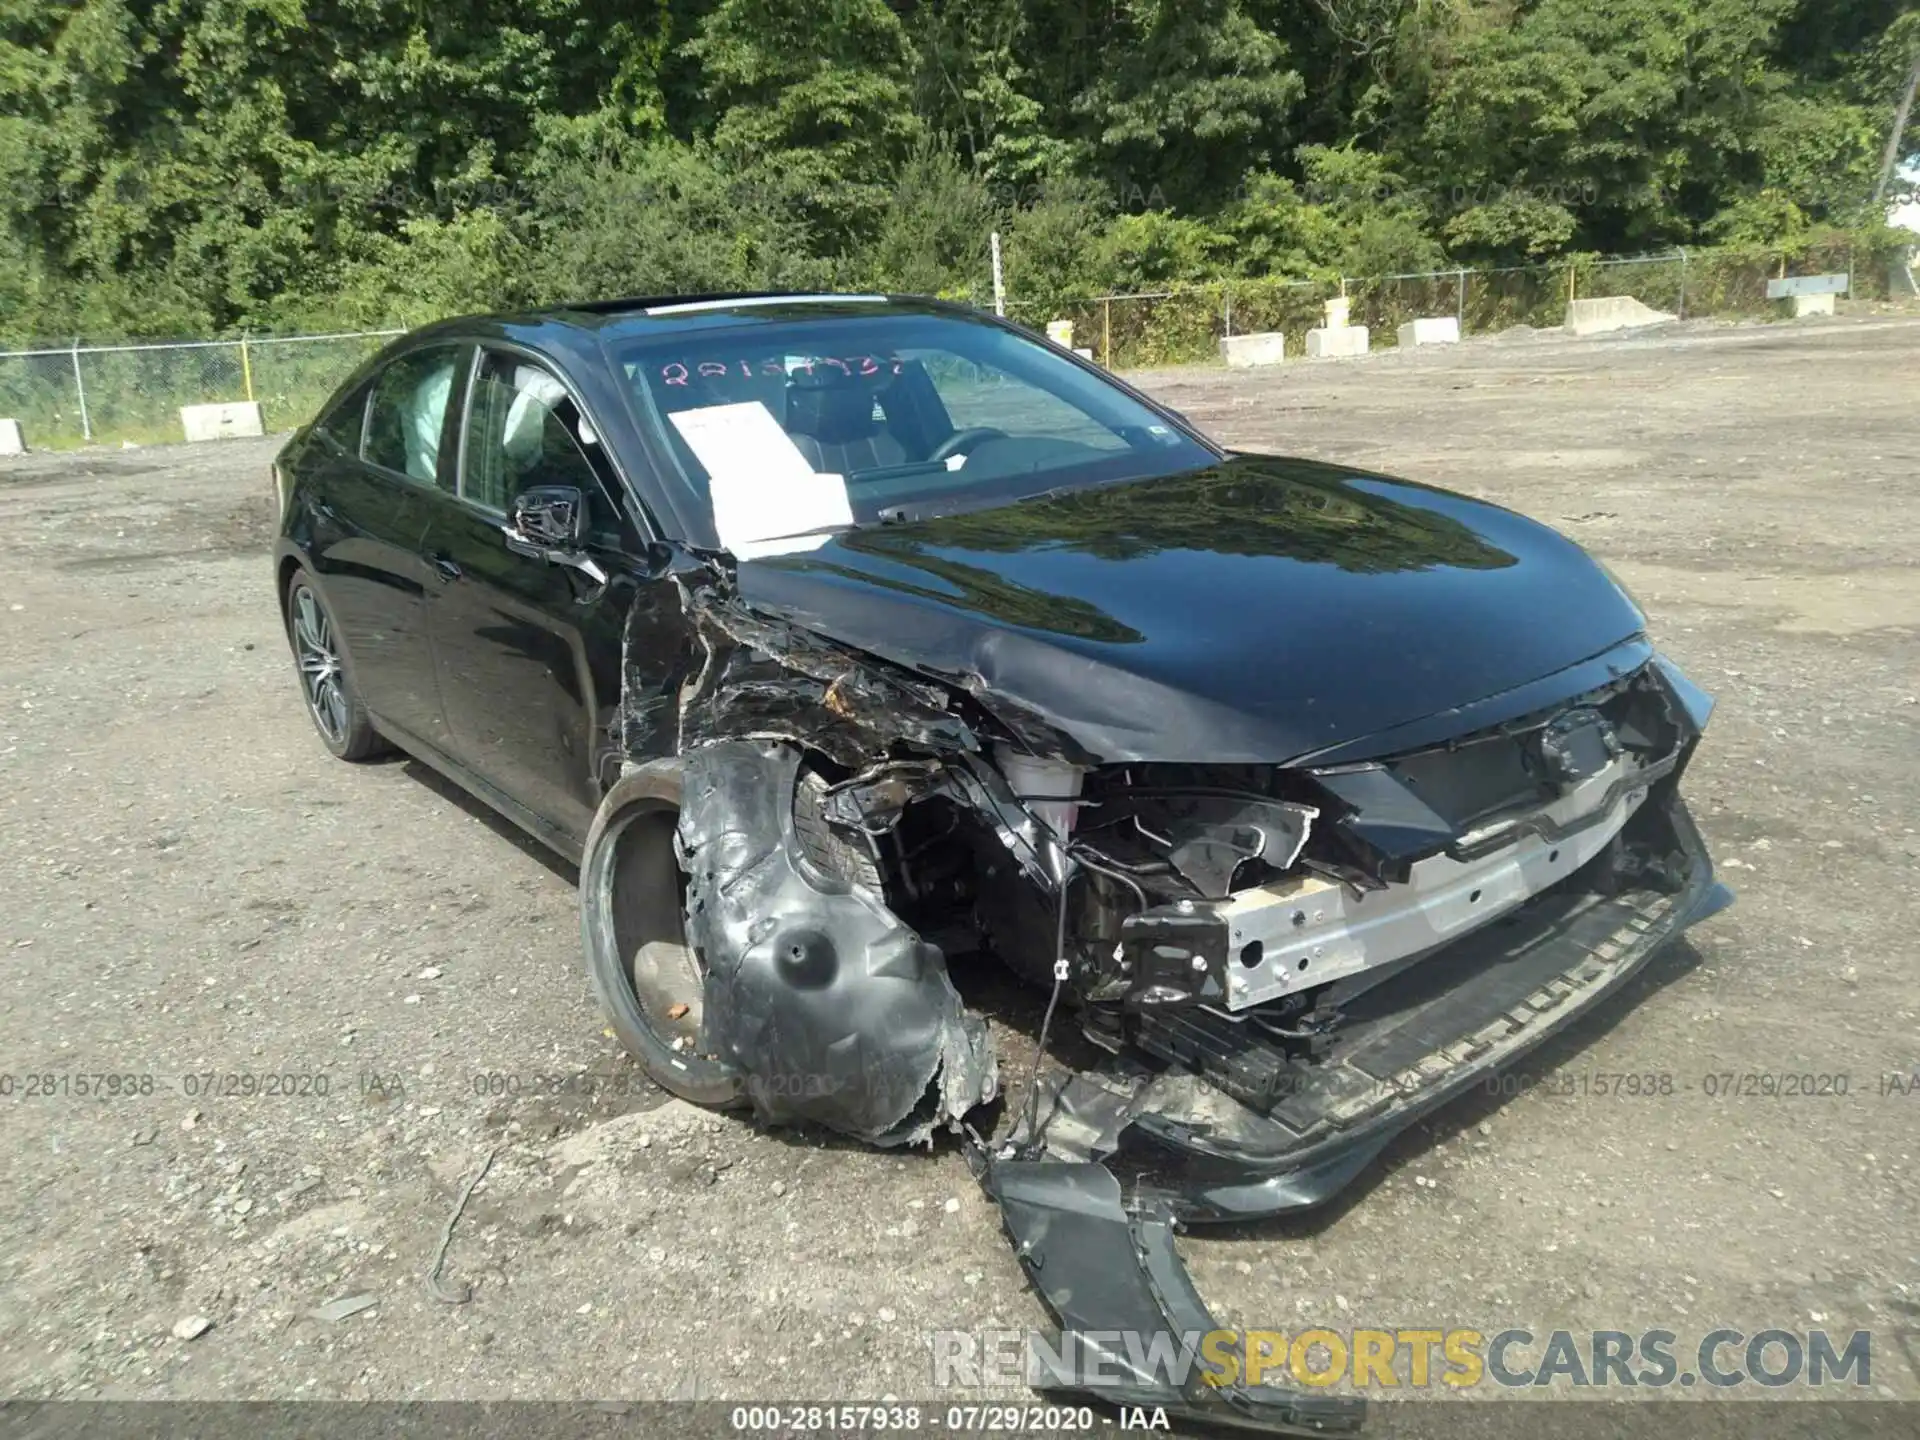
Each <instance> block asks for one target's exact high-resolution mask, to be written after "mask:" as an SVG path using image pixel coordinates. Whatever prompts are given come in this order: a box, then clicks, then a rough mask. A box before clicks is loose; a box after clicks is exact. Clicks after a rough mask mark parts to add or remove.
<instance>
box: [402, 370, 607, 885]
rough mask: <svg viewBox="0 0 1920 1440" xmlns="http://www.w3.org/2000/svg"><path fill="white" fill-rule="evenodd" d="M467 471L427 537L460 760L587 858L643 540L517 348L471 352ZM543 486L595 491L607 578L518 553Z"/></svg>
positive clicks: (557, 386)
mask: <svg viewBox="0 0 1920 1440" xmlns="http://www.w3.org/2000/svg"><path fill="white" fill-rule="evenodd" d="M458 466H459V474H458V485H457V495H456V497H455V500H456V502H457V503H450V504H447V505H445V506H444V507H443V509H442V511H441V514H440V517H439V518H438V519H437V520H436V521H435V524H434V527H433V530H432V532H431V534H430V535H429V537H428V551H429V555H428V558H429V561H430V562H431V564H432V566H433V568H434V570H435V572H436V573H437V574H438V576H439V579H440V585H441V590H440V594H439V596H438V599H437V600H436V602H435V604H434V605H433V606H432V607H431V608H432V615H433V650H434V661H435V666H436V670H437V673H438V676H439V683H440V695H441V699H442V702H443V704H444V706H445V710H446V716H447V726H448V732H449V743H450V748H451V750H452V754H453V758H454V759H455V760H456V761H458V763H459V764H460V766H461V767H462V768H463V769H465V770H466V771H467V772H468V773H469V774H470V775H471V776H472V777H473V778H474V779H476V780H478V781H480V782H482V784H483V785H484V786H485V787H486V788H487V789H488V790H490V791H492V792H494V797H497V798H498V799H504V800H505V801H507V802H509V803H510V805H511V806H512V807H513V808H514V809H516V810H518V811H520V812H521V813H520V814H519V815H516V817H515V818H517V819H519V820H521V822H522V823H523V824H528V823H529V822H531V826H530V828H533V829H534V830H535V831H536V833H539V834H541V835H542V837H543V838H545V839H548V840H549V841H550V842H553V843H556V844H557V845H558V846H559V847H560V848H561V849H563V850H568V851H577V850H578V849H579V846H580V843H581V842H582V841H583V840H584V838H585V836H586V832H587V828H588V826H589V825H590V824H591V823H592V820H593V812H594V809H595V807H596V806H597V804H598V802H599V794H600V786H601V782H602V780H603V779H604V778H605V777H604V775H603V773H602V772H603V771H604V770H605V769H606V765H607V761H608V759H609V756H610V755H612V754H613V729H612V727H613V725H614V722H615V717H616V716H617V712H618V704H619V698H620V674H621V631H622V626H623V621H624V617H625V614H626V610H627V608H628V606H629V605H630V604H631V603H632V600H633V589H634V578H633V575H632V573H631V572H632V569H633V565H632V562H631V560H629V559H628V558H627V557H629V556H631V555H633V554H635V553H637V552H636V547H637V544H638V536H637V535H635V534H633V533H632V531H631V522H629V521H628V520H627V518H626V516H625V513H624V511H623V508H622V507H621V506H620V505H619V504H618V503H617V502H616V501H615V499H614V496H615V494H617V487H618V483H619V482H618V479H617V477H616V475H615V473H614V472H613V470H612V468H611V466H610V465H609V464H608V462H607V460H606V457H605V455H604V454H603V453H602V451H601V447H600V441H599V437H598V435H597V434H596V433H595V431H594V428H593V426H592V424H591V423H590V422H589V421H588V419H587V417H586V415H585V414H584V412H583V411H582V410H581V408H580V407H579V405H578V403H577V402H576V401H575V400H574V398H573V397H572V395H571V394H570V393H569V392H568V391H567V389H566V387H565V385H563V384H562V383H561V381H560V380H559V379H558V377H557V376H556V375H555V374H554V373H553V371H552V370H551V369H549V368H548V367H546V366H544V365H541V364H540V363H538V362H537V361H535V360H533V359H531V358H530V357H528V356H525V355H522V354H520V353H518V352H513V351H506V350H497V349H488V348H484V347H483V348H482V349H481V350H480V351H479V353H478V354H477V355H476V357H475V364H474V370H473V374H472V377H471V381H470V383H469V385H468V387H467V396H466V407H465V410H464V413H463V416H462V420H461V430H460V445H459V460H458ZM542 485H557V486H567V487H571V488H574V489H577V490H578V491H579V492H580V493H581V495H582V496H583V497H584V500H585V504H586V510H587V515H588V522H587V530H588V538H587V540H586V543H585V551H586V553H587V555H589V556H591V557H592V558H593V559H594V561H595V564H596V565H597V566H598V569H599V571H600V572H601V573H600V575H598V576H596V575H594V574H590V573H587V571H585V570H582V569H580V568H576V567H573V566H570V565H566V564H560V563H555V562H554V561H553V560H551V559H543V558H541V557H540V556H539V555H537V554H533V555H530V554H525V553H521V551H520V550H516V549H514V548H513V547H512V546H510V545H509V543H508V537H507V535H506V533H505V531H504V529H503V527H504V526H505V525H506V523H507V519H508V510H509V508H510V507H511V505H512V503H513V500H514V497H515V496H516V495H519V494H521V493H522V492H524V491H527V490H530V489H532V488H534V487H535V486H542ZM522 548H523V549H524V547H522ZM615 763H616V765H617V760H616V762H615Z"/></svg>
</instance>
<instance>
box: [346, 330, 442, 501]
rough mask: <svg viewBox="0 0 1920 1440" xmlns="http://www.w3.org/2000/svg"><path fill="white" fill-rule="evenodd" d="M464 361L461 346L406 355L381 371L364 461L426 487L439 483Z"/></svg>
mask: <svg viewBox="0 0 1920 1440" xmlns="http://www.w3.org/2000/svg"><path fill="white" fill-rule="evenodd" d="M459 359H460V347H459V346H458V345H441V346H435V347H434V348H432V349H429V350H418V351H415V352H414V353H413V354H411V355H402V356H401V357H400V358H399V359H398V360H396V361H394V362H393V363H392V364H391V365H389V366H387V368H386V369H385V370H382V371H381V372H380V375H379V377H378V378H377V379H376V380H375V381H374V385H373V408H372V409H371V410H370V411H369V413H368V415H367V447H366V450H365V452H364V453H365V456H366V458H367V459H368V460H369V461H371V462H372V463H373V464H375V465H380V466H384V467H385V468H386V469H388V470H393V471H396V472H398V473H399V474H402V475H405V476H407V477H408V478H409V479H412V480H418V481H420V482H421V483H422V484H424V485H432V484H435V483H437V482H438V479H439V473H440V435H441V431H442V430H443V429H444V428H445V426H446V421H447V403H448V401H449V400H450V399H451V398H452V395H453V376H454V371H455V369H456V368H457V367H458V363H459Z"/></svg>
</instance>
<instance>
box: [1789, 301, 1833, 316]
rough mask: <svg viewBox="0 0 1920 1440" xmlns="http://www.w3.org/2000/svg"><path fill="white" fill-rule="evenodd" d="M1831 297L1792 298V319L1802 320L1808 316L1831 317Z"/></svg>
mask: <svg viewBox="0 0 1920 1440" xmlns="http://www.w3.org/2000/svg"><path fill="white" fill-rule="evenodd" d="M1834 299H1835V297H1834V296H1832V295H1796V296H1794V297H1793V318H1794V319H1796V320H1804V319H1806V318H1807V316H1809V315H1832V314H1834V313H1835V310H1834V304H1833V302H1834Z"/></svg>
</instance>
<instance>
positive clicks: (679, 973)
mask: <svg viewBox="0 0 1920 1440" xmlns="http://www.w3.org/2000/svg"><path fill="white" fill-rule="evenodd" d="M679 819H680V771H679V767H678V766H677V765H676V764H674V763H673V762H671V761H656V762H654V763H653V764H651V765H647V766H643V767H642V768H641V769H639V770H636V771H634V772H633V773H632V774H630V775H627V776H624V777H622V779H621V780H620V782H619V783H618V784H616V785H615V786H614V787H613V788H612V789H611V790H609V791H608V792H607V796H606V799H604V800H603V801H601V803H600V810H599V813H598V814H596V815H595V816H594V820H593V828H592V829H591V830H589V831H588V832H587V845H586V851H585V855H584V858H583V859H582V860H581V864H580V929H581V935H582V938H583V940H584V941H585V944H586V952H587V975H588V978H589V979H591V980H592V982H593V989H594V993H595V995H597V996H598V997H599V1000H600V1009H601V1011H602V1013H603V1014H604V1015H605V1016H606V1019H607V1024H608V1025H609V1026H610V1027H611V1028H612V1030H613V1033H614V1034H615V1036H617V1037H618V1038H619V1041H620V1043H621V1044H622V1045H624V1046H625V1047H626V1048H627V1050H628V1051H629V1052H630V1053H631V1054H632V1055H633V1057H634V1058H635V1059H636V1060H638V1061H639V1062H640V1063H641V1065H643V1066H644V1067H646V1071H647V1074H648V1075H650V1076H651V1077H652V1078H653V1080H654V1081H655V1082H656V1083H657V1084H659V1085H660V1086H661V1087H662V1088H663V1089H666V1090H669V1091H671V1092H672V1093H674V1094H675V1095H678V1096H680V1097H681V1098H682V1099H686V1100H691V1101H693V1102H694V1103H695V1104H697V1105H712V1106H720V1107H725V1106H733V1105H738V1104H741V1103H743V1102H744V1101H745V1100H746V1098H747V1082H746V1077H745V1076H743V1075H742V1074H741V1073H740V1072H739V1071H738V1070H736V1069H734V1068H733V1067H732V1066H731V1065H728V1064H726V1063H725V1062H723V1061H721V1060H718V1059H715V1058H713V1057H712V1056H708V1055H703V1054H701V1053H700V1051H699V1045H700V1032H701V1028H702V1022H703V1020H704V1018H705V1009H704V1007H705V987H706V973H705V970H704V968H703V967H702V966H701V964H700V959H699V956H698V955H696V954H695V953H694V950H693V947H692V946H690V945H688V944H687V936H686V922H685V904H686V877H685V875H684V874H683V873H682V871H681V869H680V862H679V860H678V858H677V857H676V856H675V854H674V848H673V837H674V828H675V826H676V825H677V824H678V823H679Z"/></svg>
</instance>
